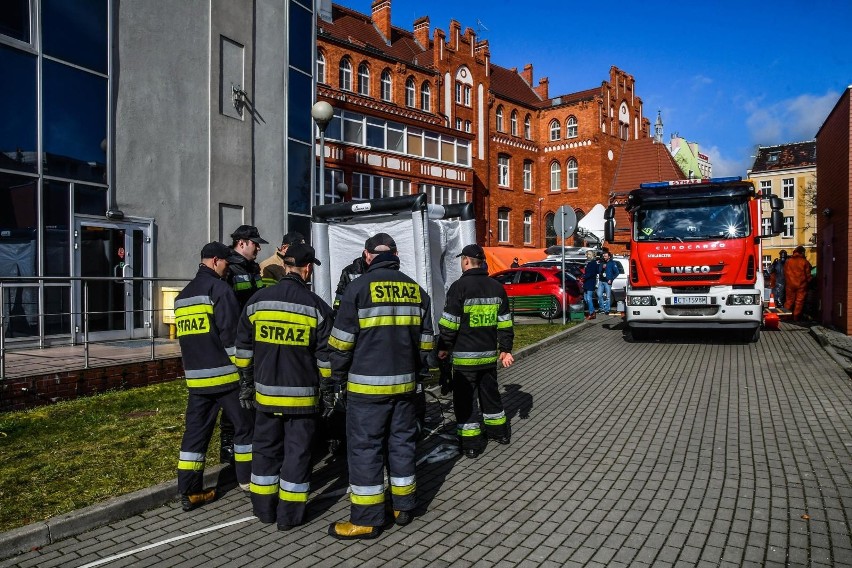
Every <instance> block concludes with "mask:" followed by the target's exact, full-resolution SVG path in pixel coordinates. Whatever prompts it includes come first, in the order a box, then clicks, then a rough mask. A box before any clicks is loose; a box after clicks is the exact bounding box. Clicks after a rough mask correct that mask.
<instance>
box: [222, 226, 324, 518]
mask: <svg viewBox="0 0 852 568" xmlns="http://www.w3.org/2000/svg"><path fill="white" fill-rule="evenodd" d="M282 256H283V260H284V267H285V270H286V272H287V273H286V275H285V276H284V278H283V279H282V280H281V281H280V282H278V284H276V285H275V286H270V287H267V288H264V289H263V290H260V291H259V292H257V293H256V294H255V295H254V296H252V299H251V300H249V303H248V304H247V305H246V307H245V310H243V313H242V316H241V317H240V324H239V329H238V331H237V343H236V347H237V352H236V362H237V367H238V368H239V372H240V404H242V405H243V406H244V407H246V408H252V407H254V408H256V413H255V428H254V443H253V459H252V472H251V501H252V507H253V510H254V514H255V516H256V517H257V518H258V519H260V520H261V522H264V523H273V522H277V524H278V530H289V529H291V528H293V527H294V526H296V525H300V524H302V522H303V520H304V516H305V505H306V503H307V501H308V492H309V490H310V476H311V445H312V443H313V438H314V433H315V432H316V428H317V421H318V419H319V383H320V376H326V377H329V376H330V375H331V369H330V366H329V362H328V337H329V334H330V333H331V326H332V321H333V312H332V309H331V307H330V306H329V305H328V304H326V303H325V302H324V301H323V300H322V299H321V298H320V297H319V296H317V295H316V294H314V293H313V292H311V291H310V290H309V289H308V285H307V281H308V279H309V278H310V274H311V270H312V266H313V264H320V261H318V260H317V259H316V256H315V251H314V249H313V247H311V246H310V245H306V244H301V243H299V244H294V245H291V246H290V247H289V249H288V250H287V252H286V253H284V255H282Z"/></svg>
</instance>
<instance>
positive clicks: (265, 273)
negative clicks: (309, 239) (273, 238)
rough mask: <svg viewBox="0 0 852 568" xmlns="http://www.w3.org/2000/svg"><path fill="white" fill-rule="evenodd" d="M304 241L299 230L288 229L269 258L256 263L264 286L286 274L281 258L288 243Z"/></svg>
mask: <svg viewBox="0 0 852 568" xmlns="http://www.w3.org/2000/svg"><path fill="white" fill-rule="evenodd" d="M304 242H305V236H304V235H303V234H302V233H300V232H299V231H290V232H289V233H287V234H286V235H284V238H282V239H281V246H280V247H278V248H277V249H276V250H275V253H274V254H271V255H270V256H269V258H267V259H266V260H264V261H263V262H261V263H260V264H259V265H258V266H259V267H260V275H261V282H262V283H263V285H264V286H272V285H274V284H275V283H276V282H278V281H279V280H281V279H282V278H283V277H284V274H286V271H285V270H284V261H283V260H282V259H283V257H284V254H285V253H286V252H287V249H288V248H289V247H290V245H295V244H296V243H304Z"/></svg>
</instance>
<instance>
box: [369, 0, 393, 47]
mask: <svg viewBox="0 0 852 568" xmlns="http://www.w3.org/2000/svg"><path fill="white" fill-rule="evenodd" d="M390 9H391V0H373V25H374V26H376V29H377V30H379V33H380V34H382V35H383V36H384V37H385V41H387V42H388V43H390V40H391V13H390Z"/></svg>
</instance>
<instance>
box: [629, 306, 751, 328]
mask: <svg viewBox="0 0 852 568" xmlns="http://www.w3.org/2000/svg"><path fill="white" fill-rule="evenodd" d="M762 321H763V306H762V305H745V306H743V305H739V306H728V305H724V304H715V305H713V304H710V305H704V306H684V307H681V306H672V305H666V304H662V305H656V306H625V322H626V323H627V325H628V326H630V327H633V328H655V329H662V328H685V327H686V328H696V329H756V328H758V327H760V325H761V323H762Z"/></svg>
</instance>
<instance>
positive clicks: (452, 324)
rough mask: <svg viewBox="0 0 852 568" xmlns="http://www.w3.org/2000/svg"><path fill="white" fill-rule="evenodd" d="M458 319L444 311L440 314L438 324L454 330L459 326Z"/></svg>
mask: <svg viewBox="0 0 852 568" xmlns="http://www.w3.org/2000/svg"><path fill="white" fill-rule="evenodd" d="M450 318H452V319H450ZM458 320H459V318H456V317H455V316H451V315H449V314H448V313H447V312H444V314H443V315H442V316H441V319H440V320H438V325H439V326H441V327H446V328H447V329H451V330H454V331H455V330H458V328H459V327H460V326H461V324H460V323H459V321H458Z"/></svg>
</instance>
